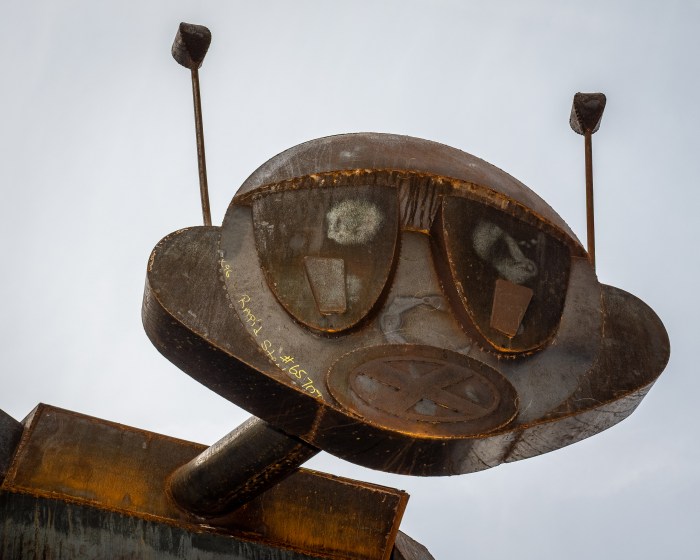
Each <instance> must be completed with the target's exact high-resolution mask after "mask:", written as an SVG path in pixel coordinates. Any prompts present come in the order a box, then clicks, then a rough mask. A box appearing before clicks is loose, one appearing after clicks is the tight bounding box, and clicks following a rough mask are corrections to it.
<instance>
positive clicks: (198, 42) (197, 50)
mask: <svg viewBox="0 0 700 560" xmlns="http://www.w3.org/2000/svg"><path fill="white" fill-rule="evenodd" d="M210 44H211V31H209V29H207V28H206V27H204V26H203V25H194V24H193V23H184V22H183V23H181V24H180V27H179V28H178V30H177V35H175V41H173V47H172V49H171V52H172V54H173V58H174V59H175V60H176V61H177V62H178V63H179V64H181V65H182V66H184V67H185V68H189V69H190V70H197V69H198V68H199V67H200V66H202V61H203V60H204V57H205V56H206V55H207V51H208V50H209V45H210Z"/></svg>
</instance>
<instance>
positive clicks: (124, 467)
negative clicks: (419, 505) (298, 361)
mask: <svg viewBox="0 0 700 560" xmlns="http://www.w3.org/2000/svg"><path fill="white" fill-rule="evenodd" d="M204 449H205V446H203V445H199V444H194V443H190V442H185V441H181V440H176V439H173V438H169V437H166V436H162V435H159V434H154V433H150V432H145V431H142V430H137V429H134V428H129V427H126V426H121V425H119V424H114V423H112V422H106V421H104V420H99V419H96V418H91V417H88V416H83V415H80V414H76V413H73V412H69V411H65V410H61V409H57V408H54V407H49V406H46V405H40V406H39V407H38V408H37V410H36V411H35V413H34V414H33V416H32V417H31V419H30V420H29V422H28V425H27V427H26V429H25V432H24V436H23V438H22V442H21V443H20V446H19V448H18V450H17V453H16V455H15V458H14V461H13V463H12V466H11V468H10V470H9V471H8V474H7V476H6V478H5V480H4V482H3V485H2V491H3V492H4V493H12V494H22V495H26V496H32V497H36V498H46V499H51V500H58V501H60V502H63V503H75V504H82V505H85V506H90V508H94V509H99V510H102V511H103V512H107V513H101V514H99V515H104V516H107V517H109V515H108V512H115V513H117V514H120V515H124V516H130V518H131V519H132V520H131V521H129V520H126V521H125V522H124V523H127V524H128V523H131V524H139V523H141V521H134V520H133V519H138V520H145V521H156V522H158V523H165V524H167V525H171V526H173V527H177V528H179V529H182V530H184V531H186V532H190V533H203V534H218V535H228V536H233V537H235V538H236V539H238V540H243V541H254V542H255V543H256V544H260V543H262V544H263V545H267V546H272V547H277V546H282V547H284V548H287V549H292V550H297V551H304V552H305V553H307V554H309V555H311V556H312V557H324V558H357V559H366V558H375V559H377V560H386V559H387V558H388V557H389V554H390V552H391V547H392V544H393V541H394V538H395V536H396V531H397V530H398V525H399V522H400V519H401V516H402V514H403V511H404V508H405V505H406V501H407V499H408V496H407V495H406V494H405V493H403V492H400V491H398V490H393V489H390V488H384V487H380V486H376V485H372V484H366V483H360V482H355V481H351V480H348V479H342V478H337V477H332V476H329V475H324V474H322V473H315V472H313V471H308V470H305V469H300V470H297V471H296V472H295V473H293V474H291V475H290V476H289V477H288V478H287V479H285V480H284V481H282V482H281V483H279V484H278V485H276V486H275V487H274V488H272V489H270V490H269V491H267V492H265V493H264V494H262V495H261V496H259V497H258V498H256V499H255V500H252V501H251V502H249V503H248V504H246V505H245V506H243V507H242V508H240V509H238V510H237V511H235V512H234V513H232V514H230V515H227V516H225V517H220V518H217V519H213V520H207V522H206V523H205V524H203V523H202V520H201V519H200V518H197V517H196V516H193V515H190V514H188V513H186V512H184V511H181V510H180V509H178V508H177V507H176V506H175V505H174V503H173V502H172V501H171V500H170V499H169V497H168V495H167V492H166V485H167V479H168V477H169V476H170V474H171V473H172V472H173V471H175V469H176V468H177V467H179V466H181V465H182V464H184V463H186V462H188V461H189V460H191V459H192V458H193V457H194V456H196V455H197V454H199V453H201V452H202V451H203V450H204ZM232 467H235V465H232ZM83 511H86V510H83ZM95 515H98V514H95ZM120 519H121V518H120ZM348 519H354V520H357V522H356V523H348ZM120 523H121V522H120ZM49 525H50V523H49ZM139 526H140V527H142V526H143V525H142V524H141V525H139ZM6 530H7V531H10V530H9V529H6ZM17 530H20V529H17ZM14 534H15V533H13V532H12V531H10V532H9V533H6V535H5V536H4V537H3V538H10V539H12V538H14V537H13V535H14ZM7 535H9V536H7ZM188 538H191V537H188ZM207 538H209V537H207ZM293 557H295V556H293ZM301 557H305V556H303V555H302V556H301Z"/></svg>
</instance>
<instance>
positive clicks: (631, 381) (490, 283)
mask: <svg viewBox="0 0 700 560" xmlns="http://www.w3.org/2000/svg"><path fill="white" fill-rule="evenodd" d="M176 42H177V41H176ZM175 50H176V49H174V52H175ZM176 58H177V57H176ZM604 105H605V97H604V96H603V95H602V94H577V96H576V97H575V99H574V106H573V109H572V116H571V125H572V128H574V130H575V131H576V132H578V133H580V134H583V135H584V136H585V138H586V154H587V157H586V162H587V170H588V172H587V178H589V179H590V180H589V181H587V185H588V187H589V188H588V189H587V190H588V192H589V200H590V204H589V209H590V210H591V212H590V213H589V224H590V225H591V229H592V171H591V165H592V164H591V160H590V157H589V156H590V153H591V149H590V139H591V135H592V133H594V132H595V131H596V130H597V129H598V126H599V123H600V118H601V116H602V112H603V108H604ZM200 114H201V113H200ZM198 130H200V125H198ZM201 153H203V151H202V152H201ZM201 163H202V158H201V157H200V164H201ZM200 169H201V167H200ZM591 239H592V235H591V236H589V245H591ZM591 249H592V247H591ZM591 253H592V250H591ZM591 253H588V252H587V251H586V250H585V249H584V248H583V246H582V245H581V244H580V242H579V241H578V240H577V238H576V236H575V235H574V234H573V232H572V231H571V230H570V228H569V227H568V226H567V225H566V223H565V222H564V221H563V220H562V219H561V218H560V217H559V216H558V215H557V214H556V212H554V210H552V208H550V207H549V206H548V205H547V204H546V203H545V202H544V201H543V200H541V199H540V198H539V197H538V196H537V195H536V194H535V193H534V192H533V191H531V190H530V189H528V188H527V187H526V186H525V185H523V184H522V183H520V182H519V181H517V180H516V179H514V178H513V177H511V176H509V175H508V174H506V173H505V172H503V171H501V170H500V169H497V168H496V167H494V166H492V165H490V164H488V163H486V162H485V161H483V160H480V159H478V158H476V157H474V156H471V155H469V154H467V153H464V152H462V151H459V150H457V149H454V148H450V147H448V146H444V145H441V144H437V143H435V142H429V141H426V140H420V139H417V138H409V137H406V136H396V135H390V134H346V135H339V136H331V137H327V138H321V139H318V140H312V141H310V142H307V143H304V144H301V145H299V146H296V147H294V148H291V149H289V150H287V151H285V152H283V153H281V154H279V155H277V156H275V157H273V158H272V159H271V160H269V161H268V162H267V163H265V164H263V165H262V166H261V167H260V168H258V169H257V170H256V171H255V172H254V173H253V174H252V175H251V176H250V177H249V178H248V179H247V180H246V181H245V182H244V183H243V185H242V186H241V187H240V189H239V190H238V192H237V193H236V195H235V196H234V197H233V200H232V202H231V205H230V206H229V208H228V211H227V212H226V216H225V218H224V221H223V224H222V226H221V227H214V226H205V227H192V228H186V229H182V230H178V231H177V232H175V233H173V234H171V235H169V236H167V237H165V238H164V239H163V240H162V241H161V242H160V243H158V245H157V246H156V247H155V249H154V250H153V252H152V254H151V257H150V260H149V263H148V274H147V282H146V289H145V294H144V305H143V321H144V326H145V329H146V332H147V333H148V336H149V337H150V339H151V340H152V342H153V343H154V345H155V346H156V347H157V348H158V350H159V351H160V352H161V353H162V354H163V355H165V356H166V357H167V358H168V359H169V360H171V361H172V362H173V363H174V364H176V365H177V366H178V367H179V368H181V369H182V370H183V371H185V372H186V373H188V374H189V375H191V376H192V377H193V378H195V379H196V380H198V381H200V382H201V383H203V384H204V385H206V386H207V387H209V388H211V389H212V390H214V391H216V392H217V393H219V394H220V395H222V396H224V397H225V398H227V399H229V400H230V401H231V402H233V403H235V404H237V405H239V406H241V407H243V408H245V409H246V410H248V411H250V412H251V413H252V414H253V415H255V417H256V418H254V419H252V420H251V421H249V422H248V423H246V424H245V425H244V426H241V427H240V428H239V429H237V430H235V431H234V432H232V433H231V434H229V436H227V437H225V438H224V439H223V440H222V441H220V442H218V443H217V444H215V445H214V446H213V447H212V448H211V449H210V450H208V451H206V452H205V453H204V454H202V455H201V456H199V457H197V458H196V459H195V460H193V461H192V462H191V463H189V464H187V465H185V466H183V467H182V468H180V469H179V470H178V471H177V472H176V473H175V474H174V476H173V478H172V481H171V487H170V490H171V492H172V495H173V497H174V499H175V500H176V501H177V502H178V503H179V504H180V505H181V506H182V507H183V508H185V509H187V510H189V511H193V512H196V513H197V514H199V515H203V516H215V515H219V514H221V513H224V512H226V511H229V510H232V509H235V508H237V507H239V506H240V505H241V504H243V503H245V502H246V501H248V500H249V499H250V498H251V497H252V496H254V495H256V494H258V493H260V492H262V491H264V490H265V489H266V488H269V487H270V486H273V485H274V484H275V483H276V482H277V481H278V480H280V479H281V478H283V477H284V476H285V475H286V474H288V473H290V472H294V470H295V469H296V467H297V466H298V465H300V464H301V463H303V462H304V461H305V460H306V459H308V458H309V457H310V456H312V455H314V454H315V453H317V452H318V451H319V450H325V451H327V452H329V453H332V454H334V455H336V456H338V457H341V458H343V459H346V460H348V461H352V462H354V463H357V464H359V465H363V466H366V467H370V468H373V469H379V470H383V471H387V472H393V473H401V474H409V475H420V476H436V475H454V474H462V473H470V472H474V471H478V470H481V469H486V468H490V467H494V466H496V465H498V464H501V463H504V462H511V461H516V460H519V459H525V458H528V457H533V456H535V455H539V454H542V453H546V452H548V451H552V450H554V449H558V448H560V447H563V446H565V445H569V444H571V443H574V442H576V441H579V440H581V439H584V438H586V437H589V436H591V435H594V434H596V433H598V432H600V431H601V430H604V429H606V428H608V427H610V426H612V425H613V424H615V423H617V422H619V421H620V420H622V419H623V418H625V417H626V416H627V415H629V414H630V413H631V412H632V411H633V410H634V408H635V407H636V405H637V404H638V403H639V402H640V401H641V399H642V398H643V397H644V395H645V394H646V393H647V391H648V390H649V388H650V387H651V385H652V384H653V382H654V381H655V380H656V378H657V377H658V375H659V374H660V373H661V371H662V370H663V369H664V367H665V364H666V362H667V360H668V356H669V343H668V337H667V335H666V332H665V330H664V327H663V325H662V324H661V322H660V320H659V319H658V317H657V316H656V315H655V314H654V312H653V311H652V310H651V309H650V308H649V307H647V306H646V305H645V304H644V303H643V302H641V301H640V300H639V299H637V298H636V297H634V296H633V295H631V294H628V293H626V292H624V291H622V290H620V289H618V288H615V287H612V286H607V285H604V284H601V283H600V282H599V281H598V279H597V277H596V274H595V270H594V263H593V259H592V254H591ZM250 442H255V444H254V448H255V450H256V452H255V453H250V451H249V450H250V449H251V443H250Z"/></svg>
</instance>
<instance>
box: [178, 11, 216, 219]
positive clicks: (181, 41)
mask: <svg viewBox="0 0 700 560" xmlns="http://www.w3.org/2000/svg"><path fill="white" fill-rule="evenodd" d="M210 44H211V32H210V31H209V29H207V28H206V27H204V26H203V25H194V24H192V23H184V22H183V23H181V24H180V27H179V28H178V31H177V35H175V41H174V42H173V46H172V49H171V52H172V55H173V58H174V59H175V60H176V61H177V62H178V63H179V64H181V65H182V66H184V67H185V68H189V69H190V71H191V74H192V98H193V102H194V124H195V132H196V136H197V164H198V168H199V192H200V197H201V200H202V216H203V218H204V225H205V226H210V225H211V209H210V207H209V187H208V184H207V162H206V157H205V155H204V125H203V124H202V98H201V95H200V92H199V68H200V67H201V66H202V62H203V61H204V57H205V56H206V55H207V51H208V50H209V45H210Z"/></svg>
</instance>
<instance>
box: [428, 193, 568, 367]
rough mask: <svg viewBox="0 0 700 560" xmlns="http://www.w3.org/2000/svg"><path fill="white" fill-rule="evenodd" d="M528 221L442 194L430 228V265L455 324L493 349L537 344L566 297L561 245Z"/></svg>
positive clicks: (563, 247) (545, 335)
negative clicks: (455, 317) (434, 252)
mask: <svg viewBox="0 0 700 560" xmlns="http://www.w3.org/2000/svg"><path fill="white" fill-rule="evenodd" d="M530 218H531V222H532V223H530V222H526V221H524V220H521V219H519V218H516V217H515V216H512V215H511V214H509V213H507V212H506V211H504V210H502V209H499V208H494V207H492V206H489V205H486V204H484V203H482V202H477V201H475V200H472V199H469V198H462V197H456V196H446V197H444V198H443V201H442V208H441V210H440V211H439V212H438V219H437V220H436V223H435V224H434V228H433V239H434V242H435V243H437V245H438V247H439V249H438V252H439V254H440V255H439V256H436V259H435V261H436V267H437V268H438V270H439V271H440V275H441V277H442V279H443V287H444V288H445V291H446V292H447V294H448V296H449V297H450V299H451V300H452V307H453V309H454V311H455V312H456V314H457V315H458V319H459V321H460V323H461V324H462V326H463V328H464V329H465V330H466V331H467V332H469V333H470V334H471V335H472V336H476V337H477V338H478V339H480V340H482V342H485V343H487V345H488V346H487V348H488V347H490V348H491V349H494V350H497V351H499V352H504V353H522V352H529V351H533V350H536V349H537V348H539V347H541V346H542V345H544V344H545V343H546V342H547V341H548V340H549V339H550V338H551V337H552V336H553V335H554V333H555V332H556V330H557V327H558V325H559V320H560V318H561V313H562V309H563V307H564V300H565V299H566V289H567V286H568V283H569V269H570V263H571V255H570V250H569V247H568V246H567V245H566V244H565V243H564V242H563V241H562V240H560V239H558V238H557V237H555V236H554V235H552V234H551V233H550V232H549V231H547V228H546V227H541V228H540V227H537V225H535V224H536V219H535V218H534V217H532V216H531V217H530Z"/></svg>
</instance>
